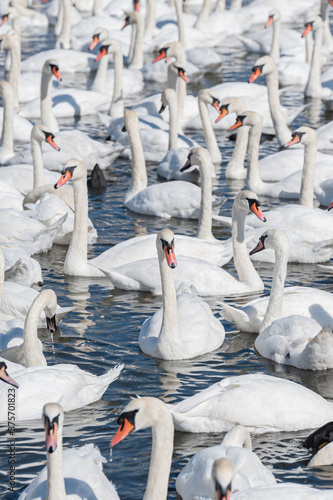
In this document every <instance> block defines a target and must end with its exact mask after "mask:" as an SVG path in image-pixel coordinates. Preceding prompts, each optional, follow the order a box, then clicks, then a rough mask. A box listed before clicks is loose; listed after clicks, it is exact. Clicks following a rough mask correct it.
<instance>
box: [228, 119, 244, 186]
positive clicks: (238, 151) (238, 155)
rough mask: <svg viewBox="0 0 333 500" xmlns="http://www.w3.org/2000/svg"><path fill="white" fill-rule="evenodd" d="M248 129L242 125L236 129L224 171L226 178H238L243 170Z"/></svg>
mask: <svg viewBox="0 0 333 500" xmlns="http://www.w3.org/2000/svg"><path fill="white" fill-rule="evenodd" d="M249 131H250V128H249V127H247V126H246V125H244V126H243V127H241V128H239V129H238V132H237V136H236V142H235V147H234V150H233V153H232V156H231V158H230V161H229V163H228V165H227V168H226V170H225V175H226V177H227V178H228V177H230V178H235V179H236V178H239V177H240V176H242V175H243V172H244V170H245V167H244V162H245V156H246V149H247V146H248V140H249Z"/></svg>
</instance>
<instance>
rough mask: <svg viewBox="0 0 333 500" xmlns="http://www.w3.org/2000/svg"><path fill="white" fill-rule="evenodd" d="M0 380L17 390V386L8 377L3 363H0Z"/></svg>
mask: <svg viewBox="0 0 333 500" xmlns="http://www.w3.org/2000/svg"><path fill="white" fill-rule="evenodd" d="M0 379H1V380H2V381H3V382H5V383H6V384H9V385H12V386H13V387H17V388H18V384H17V383H16V382H15V380H14V379H13V378H12V377H11V376H10V375H8V373H7V365H6V363H5V362H4V361H0Z"/></svg>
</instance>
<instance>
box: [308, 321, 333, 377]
mask: <svg viewBox="0 0 333 500" xmlns="http://www.w3.org/2000/svg"><path fill="white" fill-rule="evenodd" d="M303 354H304V356H305V357H306V358H307V359H308V364H309V368H310V369H313V370H325V369H330V368H333V333H332V327H331V325H329V326H323V328H322V329H321V330H320V332H319V333H317V335H316V336H315V337H313V339H311V340H310V342H308V344H307V346H306V348H305V349H304V352H303Z"/></svg>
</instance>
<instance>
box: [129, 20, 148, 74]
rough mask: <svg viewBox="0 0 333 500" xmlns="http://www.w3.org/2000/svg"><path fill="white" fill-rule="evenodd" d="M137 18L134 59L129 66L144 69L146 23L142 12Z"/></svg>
mask: <svg viewBox="0 0 333 500" xmlns="http://www.w3.org/2000/svg"><path fill="white" fill-rule="evenodd" d="M135 14H136V17H135V26H136V32H135V41H134V47H133V59H132V61H131V64H130V65H129V67H130V68H132V69H142V68H143V48H142V44H143V36H144V22H143V18H142V15H141V14H140V12H136V13H135Z"/></svg>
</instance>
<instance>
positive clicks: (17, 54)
mask: <svg viewBox="0 0 333 500" xmlns="http://www.w3.org/2000/svg"><path fill="white" fill-rule="evenodd" d="M9 52H10V58H11V66H10V71H9V78H8V82H9V83H10V84H11V86H12V87H13V92H14V103H15V107H18V105H19V98H18V92H19V86H20V65H21V50H20V42H19V40H18V37H16V36H11V38H10V46H9Z"/></svg>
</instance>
